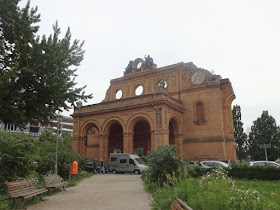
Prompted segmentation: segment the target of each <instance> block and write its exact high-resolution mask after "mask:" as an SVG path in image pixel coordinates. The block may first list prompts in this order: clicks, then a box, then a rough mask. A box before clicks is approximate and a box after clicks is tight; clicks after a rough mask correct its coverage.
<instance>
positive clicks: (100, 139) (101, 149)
mask: <svg viewBox="0 0 280 210" xmlns="http://www.w3.org/2000/svg"><path fill="white" fill-rule="evenodd" d="M103 158H104V139H103V135H99V160H101V159H103Z"/></svg>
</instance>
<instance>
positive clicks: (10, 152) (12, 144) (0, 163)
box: [0, 131, 37, 189]
mask: <svg viewBox="0 0 280 210" xmlns="http://www.w3.org/2000/svg"><path fill="white" fill-rule="evenodd" d="M36 150H37V147H36V143H35V141H34V140H33V139H32V138H31V137H30V136H28V135H26V134H23V133H18V134H11V133H9V132H6V131H0V185H3V183H4V182H5V181H12V180H16V179H18V178H20V177H22V178H23V177H26V176H28V175H29V173H30V171H32V170H34V168H35V165H34V161H35V158H36V155H35V154H36ZM0 188H2V186H1V187H0ZM2 189H3V188H2Z"/></svg>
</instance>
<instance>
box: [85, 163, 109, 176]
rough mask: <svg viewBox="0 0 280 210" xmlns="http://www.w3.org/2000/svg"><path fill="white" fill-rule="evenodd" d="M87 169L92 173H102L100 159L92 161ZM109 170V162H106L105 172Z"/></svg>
mask: <svg viewBox="0 0 280 210" xmlns="http://www.w3.org/2000/svg"><path fill="white" fill-rule="evenodd" d="M85 171H87V172H92V173H100V163H99V162H98V161H90V162H88V164H87V165H86V167H85ZM107 172H108V163H105V173H107Z"/></svg>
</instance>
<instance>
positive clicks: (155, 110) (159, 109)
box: [153, 106, 162, 147]
mask: <svg viewBox="0 0 280 210" xmlns="http://www.w3.org/2000/svg"><path fill="white" fill-rule="evenodd" d="M153 109H154V112H155V114H156V117H157V137H158V147H159V115H160V111H161V110H162V107H160V106H158V107H154V108H153Z"/></svg>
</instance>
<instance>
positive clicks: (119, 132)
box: [108, 122, 123, 157]
mask: <svg viewBox="0 0 280 210" xmlns="http://www.w3.org/2000/svg"><path fill="white" fill-rule="evenodd" d="M115 152H123V128H122V126H121V125H120V124H119V123H117V122H115V123H113V124H112V125H111V126H110V129H109V143H108V157H109V156H110V153H115Z"/></svg>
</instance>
